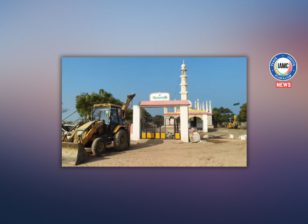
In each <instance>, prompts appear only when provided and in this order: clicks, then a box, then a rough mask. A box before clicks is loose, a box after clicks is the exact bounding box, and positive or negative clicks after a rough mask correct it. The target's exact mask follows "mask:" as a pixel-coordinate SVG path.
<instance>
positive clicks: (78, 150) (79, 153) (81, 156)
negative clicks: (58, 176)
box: [62, 142, 89, 166]
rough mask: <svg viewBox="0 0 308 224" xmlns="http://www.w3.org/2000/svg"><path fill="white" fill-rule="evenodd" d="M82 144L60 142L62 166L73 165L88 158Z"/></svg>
mask: <svg viewBox="0 0 308 224" xmlns="http://www.w3.org/2000/svg"><path fill="white" fill-rule="evenodd" d="M88 156H89V155H88V153H87V152H86V150H85V148H84V146H83V145H82V144H76V143H71V142H62V166H74V165H79V164H81V163H84V162H86V160H87V158H88Z"/></svg>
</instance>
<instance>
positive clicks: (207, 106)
mask: <svg viewBox="0 0 308 224" xmlns="http://www.w3.org/2000/svg"><path fill="white" fill-rule="evenodd" d="M205 111H206V112H209V103H208V102H207V101H206V102H205Z"/></svg>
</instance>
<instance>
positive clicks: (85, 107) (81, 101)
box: [76, 89, 123, 119]
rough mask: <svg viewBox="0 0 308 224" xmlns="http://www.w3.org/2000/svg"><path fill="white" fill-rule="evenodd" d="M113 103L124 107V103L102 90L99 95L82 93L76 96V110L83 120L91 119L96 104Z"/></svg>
mask: <svg viewBox="0 0 308 224" xmlns="http://www.w3.org/2000/svg"><path fill="white" fill-rule="evenodd" d="M98 103H113V104H117V105H122V104H123V102H121V101H120V100H118V99H116V98H114V97H113V96H112V94H111V93H109V92H106V91H105V90H103V89H100V90H99V92H98V93H91V94H89V93H82V94H80V95H78V96H76V109H77V112H78V113H79V115H80V116H81V117H82V118H85V119H89V118H90V115H91V112H92V108H93V105H94V104H98Z"/></svg>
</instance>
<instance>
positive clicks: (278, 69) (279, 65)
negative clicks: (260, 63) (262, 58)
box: [269, 53, 297, 81]
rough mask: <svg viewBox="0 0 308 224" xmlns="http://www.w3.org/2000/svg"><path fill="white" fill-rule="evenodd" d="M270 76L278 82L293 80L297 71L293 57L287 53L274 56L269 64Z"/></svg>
mask: <svg viewBox="0 0 308 224" xmlns="http://www.w3.org/2000/svg"><path fill="white" fill-rule="evenodd" d="M269 67H270V72H271V74H272V76H273V77H274V78H275V79H277V80H280V81H287V80H290V79H292V78H293V76H294V75H295V73H296V69H297V62H296V60H295V59H294V57H293V56H292V55H290V54H288V53H280V54H276V55H275V56H274V57H273V58H272V60H271V62H270V64H269Z"/></svg>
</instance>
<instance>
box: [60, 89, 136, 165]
mask: <svg viewBox="0 0 308 224" xmlns="http://www.w3.org/2000/svg"><path fill="white" fill-rule="evenodd" d="M134 97H135V94H130V95H128V96H127V100H126V103H125V104H124V105H123V106H120V105H115V104H110V103H104V104H95V105H93V111H92V116H91V120H90V121H88V122H86V123H84V124H82V125H80V126H78V127H76V128H75V129H73V130H72V131H70V132H67V133H65V135H64V136H62V162H63V160H66V159H67V160H75V165H78V164H81V163H84V162H85V161H86V160H87V158H88V157H89V156H90V155H94V156H100V155H101V154H102V153H103V152H104V151H105V150H106V146H108V145H113V147H114V148H115V149H116V150H124V149H127V148H129V146H130V133H129V127H128V124H127V123H126V122H125V116H126V112H127V109H128V106H129V104H130V102H131V101H132V100H133V98H134ZM63 148H65V150H67V151H68V152H65V150H63ZM63 157H69V158H63Z"/></svg>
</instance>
